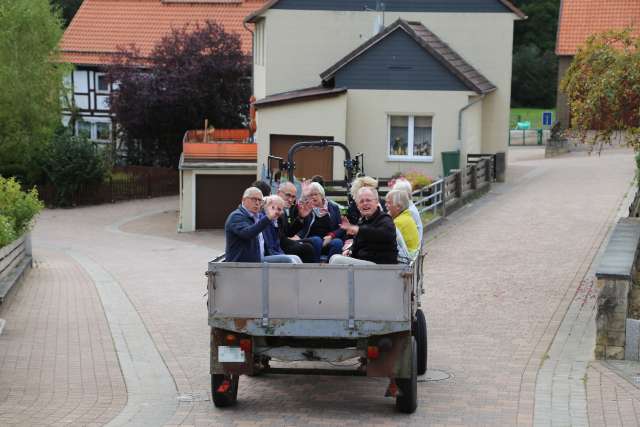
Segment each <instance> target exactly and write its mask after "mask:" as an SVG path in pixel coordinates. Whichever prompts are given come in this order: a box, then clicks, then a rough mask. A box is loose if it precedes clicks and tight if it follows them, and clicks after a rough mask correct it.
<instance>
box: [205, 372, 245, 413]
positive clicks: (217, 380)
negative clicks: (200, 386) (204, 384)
mask: <svg viewBox="0 0 640 427" xmlns="http://www.w3.org/2000/svg"><path fill="white" fill-rule="evenodd" d="M226 379H229V380H230V383H231V386H230V387H229V390H227V391H226V392H224V393H219V392H218V391H217V390H218V387H220V385H222V383H223V382H224V380H226ZM239 380H240V375H231V376H228V375H224V374H212V375H211V396H212V397H213V404H214V405H216V407H217V408H225V407H227V406H233V405H235V404H236V402H237V401H238V382H239Z"/></svg>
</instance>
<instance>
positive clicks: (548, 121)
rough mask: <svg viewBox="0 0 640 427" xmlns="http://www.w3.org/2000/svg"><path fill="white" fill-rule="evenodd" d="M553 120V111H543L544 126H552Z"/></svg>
mask: <svg viewBox="0 0 640 427" xmlns="http://www.w3.org/2000/svg"><path fill="white" fill-rule="evenodd" d="M552 122H553V112H552V111H544V112H543V113H542V126H551V125H552Z"/></svg>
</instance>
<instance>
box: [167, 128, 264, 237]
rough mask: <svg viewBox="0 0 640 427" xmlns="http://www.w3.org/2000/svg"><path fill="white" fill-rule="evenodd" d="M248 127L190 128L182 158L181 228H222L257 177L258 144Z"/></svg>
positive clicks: (183, 229) (184, 141) (187, 229)
mask: <svg viewBox="0 0 640 427" xmlns="http://www.w3.org/2000/svg"><path fill="white" fill-rule="evenodd" d="M249 140H250V134H249V130H247V129H215V130H213V129H209V130H207V132H206V133H205V132H204V131H203V130H190V131H187V132H186V133H185V136H184V139H183V144H182V147H183V148H182V156H181V158H180V217H179V218H178V231H179V232H186V231H195V230H202V229H208V228H222V227H224V222H225V220H226V219H227V215H229V212H231V211H232V210H233V209H235V208H236V207H238V205H239V204H240V199H241V198H242V192H243V191H244V190H245V189H246V188H247V187H249V186H250V185H251V183H252V182H253V181H255V179H256V170H257V166H256V165H257V164H256V155H257V149H256V148H257V146H256V144H253V143H248V142H249Z"/></svg>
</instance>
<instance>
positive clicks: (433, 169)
mask: <svg viewBox="0 0 640 427" xmlns="http://www.w3.org/2000/svg"><path fill="white" fill-rule="evenodd" d="M525 18H526V16H525V15H524V14H523V13H522V12H521V11H520V10H519V9H517V8H516V7H514V6H513V5H512V4H511V3H510V2H508V1H506V0H473V1H470V0H458V1H456V0H450V1H446V2H443V1H439V0H423V1H415V0H387V1H385V2H384V3H383V2H380V1H374V0H323V1H317V0H271V1H269V2H268V3H266V4H265V6H264V7H263V8H261V9H259V10H257V11H255V12H253V13H252V14H250V15H249V16H248V17H247V18H246V19H245V22H247V23H251V24H254V25H255V34H254V39H253V46H254V47H253V50H254V52H253V89H254V95H255V97H256V99H257V101H256V102H255V108H256V122H257V131H256V141H257V144H258V153H257V159H258V166H259V170H262V169H263V168H266V167H269V168H271V167H272V165H269V166H267V165H268V161H267V159H268V155H269V154H272V155H275V156H279V157H286V156H283V154H285V153H286V152H287V150H288V148H289V147H290V146H291V145H292V144H293V143H295V142H297V141H301V140H317V139H328V140H336V141H341V142H345V143H346V145H347V147H348V148H349V149H350V151H351V153H353V154H355V153H364V155H365V156H364V164H365V172H366V173H367V174H369V175H373V176H381V177H388V176H391V175H392V174H393V173H395V172H397V171H407V170H417V171H420V172H423V173H426V174H429V175H432V176H438V175H442V156H441V153H443V152H449V151H456V150H459V152H460V158H461V159H462V162H463V164H462V165H461V166H463V165H464V159H465V158H466V154H467V153H497V152H504V151H506V149H507V145H508V127H509V101H510V90H511V54H512V43H513V25H514V21H516V20H519V19H525ZM343 161H344V156H343V153H342V151H341V150H335V151H334V149H332V148H326V149H323V150H318V151H313V152H309V153H308V154H307V158H304V159H300V161H297V162H296V163H297V168H296V171H297V173H296V175H297V176H298V177H309V176H311V175H314V174H321V175H323V176H324V177H325V178H329V179H330V178H333V179H341V178H342V177H343V168H342V164H343Z"/></svg>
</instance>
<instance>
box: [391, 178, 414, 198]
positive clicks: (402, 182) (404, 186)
mask: <svg viewBox="0 0 640 427" xmlns="http://www.w3.org/2000/svg"><path fill="white" fill-rule="evenodd" d="M393 189H394V190H400V191H405V192H407V194H409V197H411V193H412V192H413V188H412V187H411V183H410V182H409V181H408V180H406V179H398V180H396V183H395V184H393Z"/></svg>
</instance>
